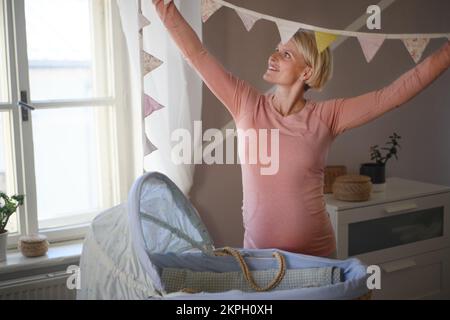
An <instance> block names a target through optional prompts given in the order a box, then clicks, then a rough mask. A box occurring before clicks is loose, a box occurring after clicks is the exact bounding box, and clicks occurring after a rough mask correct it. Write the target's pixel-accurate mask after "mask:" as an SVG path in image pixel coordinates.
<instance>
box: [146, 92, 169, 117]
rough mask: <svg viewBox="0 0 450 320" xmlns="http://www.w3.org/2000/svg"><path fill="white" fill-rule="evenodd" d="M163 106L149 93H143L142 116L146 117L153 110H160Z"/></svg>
mask: <svg viewBox="0 0 450 320" xmlns="http://www.w3.org/2000/svg"><path fill="white" fill-rule="evenodd" d="M162 108H164V106H162V105H161V104H159V103H158V102H156V101H155V99H153V98H152V97H150V96H149V95H146V94H145V95H144V117H145V118H147V117H148V116H149V115H151V114H152V113H153V112H155V111H158V110H161V109H162Z"/></svg>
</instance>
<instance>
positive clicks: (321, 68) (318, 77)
mask: <svg viewBox="0 0 450 320" xmlns="http://www.w3.org/2000/svg"><path fill="white" fill-rule="evenodd" d="M293 40H294V43H295V44H296V45H297V49H298V51H299V52H300V53H301V54H303V57H304V58H305V61H306V64H307V65H308V66H309V67H311V68H312V69H313V73H312V75H311V77H310V78H309V79H308V80H307V81H306V85H305V91H308V90H309V89H310V88H313V89H316V90H318V91H321V90H322V89H323V87H324V86H325V84H326V83H327V81H328V80H330V79H331V77H332V75H333V56H332V55H331V50H330V48H329V47H328V48H327V49H326V50H324V51H322V53H319V50H318V49H317V44H316V38H315V35H314V33H313V32H307V31H298V32H297V33H296V34H295V35H294V37H293Z"/></svg>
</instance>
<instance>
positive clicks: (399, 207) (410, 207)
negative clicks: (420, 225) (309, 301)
mask: <svg viewBox="0 0 450 320" xmlns="http://www.w3.org/2000/svg"><path fill="white" fill-rule="evenodd" d="M417 208H418V206H417V204H415V203H404V204H399V205H395V206H390V207H386V208H384V210H385V211H386V212H387V213H397V212H401V211H409V210H413V209H417Z"/></svg>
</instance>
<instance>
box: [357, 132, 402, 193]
mask: <svg viewBox="0 0 450 320" xmlns="http://www.w3.org/2000/svg"><path fill="white" fill-rule="evenodd" d="M401 138H402V137H401V136H399V135H397V134H396V133H395V132H394V134H393V135H392V136H390V137H389V141H388V142H387V143H386V147H384V148H381V149H382V150H385V151H386V152H387V153H386V155H385V156H384V157H383V155H382V152H381V151H380V150H379V146H378V145H375V146H372V147H370V155H371V160H374V161H375V162H374V163H363V164H362V165H361V168H360V172H359V173H360V174H361V175H364V176H369V177H370V178H371V180H372V184H373V191H374V192H382V191H384V190H385V188H386V163H387V162H388V161H389V159H391V158H392V157H395V158H396V159H397V160H398V157H397V154H398V149H399V148H401V146H400V144H399V143H398V140H400V139H401Z"/></svg>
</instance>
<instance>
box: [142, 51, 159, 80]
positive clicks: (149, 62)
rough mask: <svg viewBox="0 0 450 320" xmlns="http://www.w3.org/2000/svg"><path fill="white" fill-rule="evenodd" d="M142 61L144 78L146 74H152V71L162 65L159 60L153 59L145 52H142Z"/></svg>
mask: <svg viewBox="0 0 450 320" xmlns="http://www.w3.org/2000/svg"><path fill="white" fill-rule="evenodd" d="M142 60H143V61H142V65H143V67H144V74H143V75H144V76H146V75H147V74H149V73H150V72H152V71H153V70H155V69H156V68H158V67H159V66H161V65H162V64H163V62H162V61H161V60H159V59H157V58H155V57H154V56H152V55H151V54H149V53H147V52H145V51H143V54H142Z"/></svg>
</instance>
